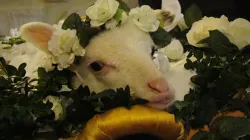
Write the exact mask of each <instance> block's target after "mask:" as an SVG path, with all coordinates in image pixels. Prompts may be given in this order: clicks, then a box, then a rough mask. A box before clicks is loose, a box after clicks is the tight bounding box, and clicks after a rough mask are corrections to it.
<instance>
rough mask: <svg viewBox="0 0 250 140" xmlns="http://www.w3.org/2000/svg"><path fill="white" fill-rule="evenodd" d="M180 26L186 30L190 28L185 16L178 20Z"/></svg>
mask: <svg viewBox="0 0 250 140" xmlns="http://www.w3.org/2000/svg"><path fill="white" fill-rule="evenodd" d="M178 26H179V27H180V29H181V31H183V30H185V29H187V28H188V26H187V24H186V22H185V19H184V17H183V18H181V20H180V21H179V22H178Z"/></svg>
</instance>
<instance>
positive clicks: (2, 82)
mask: <svg viewBox="0 0 250 140" xmlns="http://www.w3.org/2000/svg"><path fill="white" fill-rule="evenodd" d="M9 84H10V81H8V80H6V79H5V78H4V77H2V76H0V87H6V86H8V85H9Z"/></svg>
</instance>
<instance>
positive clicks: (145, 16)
mask: <svg viewBox="0 0 250 140" xmlns="http://www.w3.org/2000/svg"><path fill="white" fill-rule="evenodd" d="M129 17H130V18H132V19H133V22H134V23H135V24H136V25H137V26H138V27H139V28H140V29H141V30H143V31H145V32H155V31H156V30H157V29H158V28H159V25H160V21H159V20H158V19H157V16H156V13H155V12H154V10H153V9H151V8H150V7H149V6H147V5H143V6H141V7H140V8H139V7H137V8H134V9H132V10H131V11H130V13H129Z"/></svg>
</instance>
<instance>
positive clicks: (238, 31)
mask: <svg viewBox="0 0 250 140" xmlns="http://www.w3.org/2000/svg"><path fill="white" fill-rule="evenodd" d="M225 35H226V36H227V37H228V39H229V40H230V42H231V43H233V44H235V45H236V46H237V47H238V48H239V49H242V48H243V47H245V46H247V45H249V44H250V22H249V21H248V20H246V19H243V18H238V19H236V20H234V21H232V22H230V24H229V28H228V30H226V33H225Z"/></svg>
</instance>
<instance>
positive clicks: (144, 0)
mask: <svg viewBox="0 0 250 140" xmlns="http://www.w3.org/2000/svg"><path fill="white" fill-rule="evenodd" d="M179 2H180V3H181V6H182V12H183V11H184V10H185V9H186V8H187V7H188V6H189V5H190V4H192V3H196V4H197V5H198V6H199V7H200V8H201V9H202V11H203V13H204V15H205V16H213V17H220V16H221V15H225V16H227V17H228V18H229V20H234V19H236V18H239V17H241V18H245V19H247V20H249V21H250V0H179ZM139 4H140V5H150V6H151V7H152V8H154V9H160V8H161V0H139Z"/></svg>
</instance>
